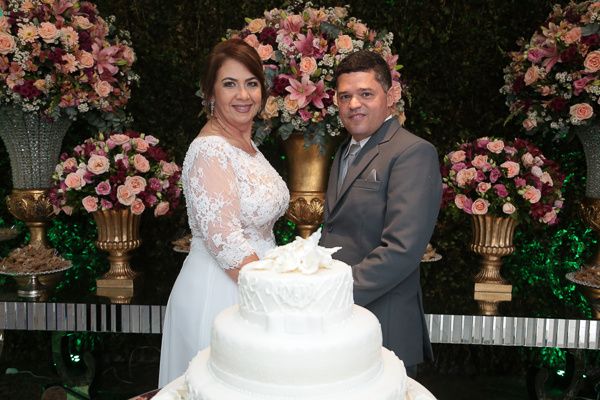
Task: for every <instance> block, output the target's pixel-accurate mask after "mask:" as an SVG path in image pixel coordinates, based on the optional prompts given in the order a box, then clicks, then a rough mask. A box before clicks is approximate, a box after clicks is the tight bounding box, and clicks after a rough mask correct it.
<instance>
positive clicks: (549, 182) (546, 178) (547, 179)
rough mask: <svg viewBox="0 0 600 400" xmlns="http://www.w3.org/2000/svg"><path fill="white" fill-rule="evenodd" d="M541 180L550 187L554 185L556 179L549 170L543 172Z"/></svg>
mask: <svg viewBox="0 0 600 400" xmlns="http://www.w3.org/2000/svg"><path fill="white" fill-rule="evenodd" d="M540 181H542V183H544V184H546V185H548V186H550V187H552V186H554V181H553V180H552V177H551V176H550V174H549V173H548V172H544V173H542V176H540Z"/></svg>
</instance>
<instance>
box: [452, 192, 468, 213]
mask: <svg viewBox="0 0 600 400" xmlns="http://www.w3.org/2000/svg"><path fill="white" fill-rule="evenodd" d="M466 200H467V196H465V195H464V194H457V195H456V196H455V197H454V204H455V205H456V207H458V209H459V210H463V209H464V208H465V201H466Z"/></svg>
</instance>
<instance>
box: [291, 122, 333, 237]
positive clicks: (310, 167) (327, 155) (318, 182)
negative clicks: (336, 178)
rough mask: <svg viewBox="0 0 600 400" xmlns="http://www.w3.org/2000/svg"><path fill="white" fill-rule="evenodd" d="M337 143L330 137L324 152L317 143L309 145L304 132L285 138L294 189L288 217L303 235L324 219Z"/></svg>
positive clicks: (306, 235)
mask: <svg viewBox="0 0 600 400" xmlns="http://www.w3.org/2000/svg"><path fill="white" fill-rule="evenodd" d="M337 144H338V143H337V141H333V140H329V141H328V142H327V145H326V146H325V151H324V152H321V151H320V149H319V146H317V145H316V144H313V145H311V146H310V147H305V146H304V136H303V135H302V134H292V135H290V137H289V138H288V139H286V140H284V141H283V147H284V150H285V153H286V156H287V161H288V171H289V175H288V182H287V183H288V188H289V189H290V206H289V208H288V210H287V212H286V217H287V218H288V219H289V220H290V221H292V222H293V223H295V224H296V227H297V229H298V233H299V234H300V236H301V237H303V238H307V237H308V236H310V234H311V233H313V232H314V231H316V230H317V228H318V227H319V225H320V224H321V223H322V222H323V212H324V204H325V190H326V189H327V180H328V173H329V166H330V163H331V158H332V155H333V152H334V151H335V149H336V147H337Z"/></svg>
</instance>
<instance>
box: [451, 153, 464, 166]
mask: <svg viewBox="0 0 600 400" xmlns="http://www.w3.org/2000/svg"><path fill="white" fill-rule="evenodd" d="M465 158H466V155H465V152H464V150H458V151H453V152H452V153H450V161H451V162H452V164H456V163H459V162H462V161H465Z"/></svg>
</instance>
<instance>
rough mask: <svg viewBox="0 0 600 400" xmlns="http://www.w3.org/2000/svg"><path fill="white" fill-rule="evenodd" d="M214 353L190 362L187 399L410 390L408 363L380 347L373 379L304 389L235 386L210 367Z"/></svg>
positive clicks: (343, 398)
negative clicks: (375, 373) (377, 370)
mask: <svg viewBox="0 0 600 400" xmlns="http://www.w3.org/2000/svg"><path fill="white" fill-rule="evenodd" d="M349 352H352V350H349ZM210 356H211V354H210V349H205V350H203V351H201V352H200V353H198V355H197V356H196V357H195V358H194V359H193V360H192V362H191V363H190V367H189V368H188V370H187V372H186V374H185V380H186V386H187V387H186V388H185V389H184V388H182V389H181V392H182V393H183V398H184V399H185V400H223V399H227V400H275V399H277V400H283V399H286V400H366V399H368V400H404V399H405V395H406V390H407V379H408V378H407V376H406V370H405V369H404V364H403V363H402V361H400V359H398V357H396V356H395V355H394V353H393V352H391V351H389V350H387V349H385V348H380V350H379V356H380V357H381V368H380V369H379V372H378V373H377V375H375V376H374V377H372V379H370V380H368V381H364V382H361V383H357V384H356V385H353V386H350V385H336V386H335V387H334V386H319V385H311V386H307V387H305V388H303V390H302V391H298V390H297V389H298V388H297V387H290V386H282V385H269V384H263V385H260V386H261V390H260V391H255V392H251V391H248V390H245V389H243V388H238V387H235V386H233V385H231V384H229V383H226V382H223V381H222V380H221V379H220V378H219V377H217V376H215V374H214V373H213V372H212V370H211V368H210V364H209V359H210ZM313 366H314V365H313ZM300 372H304V371H300ZM186 389H187V390H186ZM332 389H333V390H332Z"/></svg>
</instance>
